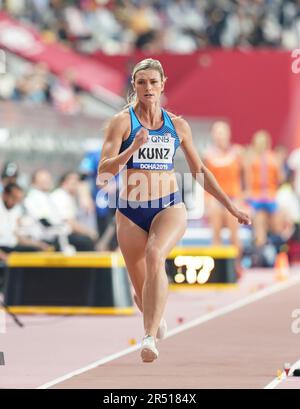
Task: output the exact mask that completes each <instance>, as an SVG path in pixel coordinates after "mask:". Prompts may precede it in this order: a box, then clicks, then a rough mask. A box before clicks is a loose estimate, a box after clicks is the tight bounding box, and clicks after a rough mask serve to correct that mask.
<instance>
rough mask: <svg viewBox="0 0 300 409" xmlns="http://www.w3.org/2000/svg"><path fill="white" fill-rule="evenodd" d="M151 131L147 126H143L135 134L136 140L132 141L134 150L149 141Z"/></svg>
mask: <svg viewBox="0 0 300 409" xmlns="http://www.w3.org/2000/svg"><path fill="white" fill-rule="evenodd" d="M148 137H149V131H147V129H145V128H141V129H140V130H139V131H138V132H137V134H136V135H135V138H134V141H133V143H132V149H133V151H134V152H135V151H137V150H138V149H139V148H140V147H141V146H142V145H144V143H146V142H147V141H148Z"/></svg>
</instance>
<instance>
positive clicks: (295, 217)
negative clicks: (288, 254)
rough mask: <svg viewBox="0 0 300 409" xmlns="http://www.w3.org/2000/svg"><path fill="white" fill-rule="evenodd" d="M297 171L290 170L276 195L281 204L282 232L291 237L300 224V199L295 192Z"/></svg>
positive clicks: (288, 237)
mask: <svg viewBox="0 0 300 409" xmlns="http://www.w3.org/2000/svg"><path fill="white" fill-rule="evenodd" d="M294 185H295V173H294V172H293V171H290V172H289V175H288V177H287V180H286V181H285V183H283V184H282V185H281V186H280V189H279V190H278V192H277V195H276V201H277V203H278V206H279V217H280V221H279V222H280V223H281V232H282V233H281V234H282V235H283V236H284V238H285V240H288V239H290V238H291V237H292V236H293V235H294V233H296V231H297V230H299V226H300V200H299V197H298V196H297V194H296V193H295V189H294V187H295V186H294Z"/></svg>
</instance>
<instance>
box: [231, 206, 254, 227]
mask: <svg viewBox="0 0 300 409" xmlns="http://www.w3.org/2000/svg"><path fill="white" fill-rule="evenodd" d="M231 214H232V215H233V216H234V217H236V218H237V219H238V222H239V223H240V224H245V225H246V226H249V225H250V224H251V219H250V216H249V215H248V214H247V213H245V212H242V211H241V210H239V209H238V208H237V207H235V206H233V208H232V209H231Z"/></svg>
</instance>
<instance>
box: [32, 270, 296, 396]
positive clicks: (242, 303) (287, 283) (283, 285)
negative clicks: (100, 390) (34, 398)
mask: <svg viewBox="0 0 300 409" xmlns="http://www.w3.org/2000/svg"><path fill="white" fill-rule="evenodd" d="M299 283H300V275H299V274H297V275H295V276H292V277H291V278H290V279H289V280H287V281H284V282H280V283H278V284H275V285H273V286H271V287H269V288H265V289H264V290H261V291H258V292H257V293H256V294H251V295H250V296H249V297H247V298H245V299H242V300H239V301H237V302H235V303H233V304H231V305H228V306H227V307H223V308H220V309H219V310H217V311H214V312H211V313H209V314H206V315H204V316H202V317H200V318H196V319H194V320H192V321H190V322H188V323H185V324H182V325H180V326H178V327H177V328H174V329H172V330H170V331H169V332H168V335H167V337H166V338H169V337H172V336H174V335H177V334H179V333H181V332H184V331H186V330H188V329H190V328H193V327H196V326H198V325H201V324H203V323H205V322H207V321H210V320H213V319H214V318H218V317H221V316H223V315H225V314H228V313H230V312H233V311H235V310H238V309H240V308H243V307H245V306H247V305H249V304H252V303H254V302H256V301H259V300H261V299H263V298H265V297H268V296H269V295H272V294H276V293H278V292H280V291H283V290H286V289H288V288H290V287H292V286H294V285H296V284H299ZM139 348H140V343H139V344H137V345H135V346H132V347H130V348H126V349H124V350H122V351H120V352H118V353H116V354H112V355H109V356H107V357H105V358H103V359H99V360H98V361H95V362H93V363H92V364H90V365H88V366H85V367H83V368H80V369H78V370H75V371H72V372H70V373H68V374H66V375H64V376H61V377H59V378H56V379H54V380H53V381H50V382H47V383H45V384H43V385H41V386H39V387H37V389H48V388H51V387H52V386H54V385H57V384H58V383H60V382H63V381H66V380H68V379H70V378H73V376H76V375H80V374H82V373H84V372H87V371H89V370H91V369H94V368H96V367H97V366H100V365H104V364H106V363H107V362H110V361H113V360H115V359H118V358H121V357H122V356H124V355H127V354H130V353H132V352H135V351H138V350H139Z"/></svg>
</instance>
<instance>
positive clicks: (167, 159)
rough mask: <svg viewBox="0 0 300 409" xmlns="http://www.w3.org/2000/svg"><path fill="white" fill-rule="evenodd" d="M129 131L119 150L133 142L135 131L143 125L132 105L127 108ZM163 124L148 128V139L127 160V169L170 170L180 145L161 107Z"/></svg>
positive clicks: (172, 167)
mask: <svg viewBox="0 0 300 409" xmlns="http://www.w3.org/2000/svg"><path fill="white" fill-rule="evenodd" d="M129 114H130V120H131V131H130V135H129V137H128V138H127V139H126V140H125V141H123V142H122V145H121V148H120V152H119V153H121V152H123V151H124V150H125V149H127V148H128V147H129V146H130V145H131V144H132V142H133V140H134V138H135V135H136V134H137V132H138V131H139V130H140V129H141V128H142V127H143V126H142V124H141V123H140V121H139V120H138V118H137V116H136V114H135V112H134V109H133V107H130V108H129ZM162 114H163V125H162V127H161V128H159V129H155V130H153V129H148V131H149V139H148V142H146V143H145V144H144V145H142V146H141V147H140V148H139V149H138V150H137V151H136V152H135V153H134V154H133V155H132V156H131V158H130V159H129V160H128V162H127V169H144V170H172V169H174V156H175V153H176V150H177V149H178V147H179V146H180V140H179V137H178V135H177V133H176V130H175V127H174V125H173V123H172V120H171V118H170V117H169V115H168V114H167V112H166V111H165V110H164V109H162Z"/></svg>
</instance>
